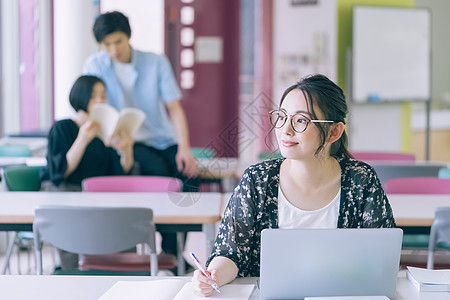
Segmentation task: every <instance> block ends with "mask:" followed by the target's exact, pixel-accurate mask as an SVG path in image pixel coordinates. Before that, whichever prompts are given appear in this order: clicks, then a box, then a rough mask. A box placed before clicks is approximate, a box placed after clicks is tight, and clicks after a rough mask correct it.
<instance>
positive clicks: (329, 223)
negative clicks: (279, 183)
mask: <svg viewBox="0 0 450 300" xmlns="http://www.w3.org/2000/svg"><path fill="white" fill-rule="evenodd" d="M340 198H341V190H340V189H339V191H338V193H337V195H336V196H335V197H334V199H333V200H332V201H331V202H330V203H328V204H327V205H326V206H324V207H322V208H320V209H317V210H312V211H306V210H302V209H300V208H298V207H295V206H294V205H293V204H292V203H291V202H289V200H288V199H286V197H285V196H284V194H283V192H282V191H281V187H278V227H279V228H283V229H293V228H322V229H325V228H330V229H332V228H337V222H338V217H339V204H340V202H341V201H340Z"/></svg>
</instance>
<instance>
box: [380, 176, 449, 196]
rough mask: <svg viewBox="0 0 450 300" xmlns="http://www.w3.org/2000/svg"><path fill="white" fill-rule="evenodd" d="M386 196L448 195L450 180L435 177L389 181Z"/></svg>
mask: <svg viewBox="0 0 450 300" xmlns="http://www.w3.org/2000/svg"><path fill="white" fill-rule="evenodd" d="M384 190H385V192H386V193H387V194H450V179H443V178H437V177H408V178H394V179H389V180H387V181H386V183H385V187H384Z"/></svg>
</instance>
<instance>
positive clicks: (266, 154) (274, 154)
mask: <svg viewBox="0 0 450 300" xmlns="http://www.w3.org/2000/svg"><path fill="white" fill-rule="evenodd" d="M282 157H283V155H281V153H280V152H278V151H263V152H261V153H260V154H259V155H258V158H259V160H267V159H274V158H282Z"/></svg>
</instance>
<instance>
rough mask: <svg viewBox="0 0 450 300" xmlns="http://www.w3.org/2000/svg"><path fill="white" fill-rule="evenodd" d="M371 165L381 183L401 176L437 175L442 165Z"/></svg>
mask: <svg viewBox="0 0 450 300" xmlns="http://www.w3.org/2000/svg"><path fill="white" fill-rule="evenodd" d="M372 167H373V168H374V169H375V171H376V172H377V174H378V178H379V179H380V182H381V184H382V185H383V187H384V184H385V183H386V181H388V180H389V179H394V178H403V177H437V176H438V174H439V170H440V169H441V168H442V167H443V165H414V164H405V165H389V164H386V165H378V164H373V165H372Z"/></svg>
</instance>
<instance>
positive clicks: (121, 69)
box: [106, 60, 135, 107]
mask: <svg viewBox="0 0 450 300" xmlns="http://www.w3.org/2000/svg"><path fill="white" fill-rule="evenodd" d="M112 62H113V65H114V72H115V73H116V75H117V78H118V79H119V82H120V86H121V87H122V91H123V96H124V97H125V107H133V106H134V105H133V84H134V77H135V71H134V67H133V64H131V63H121V62H118V61H116V60H113V61H112ZM106 88H108V87H106Z"/></svg>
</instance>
